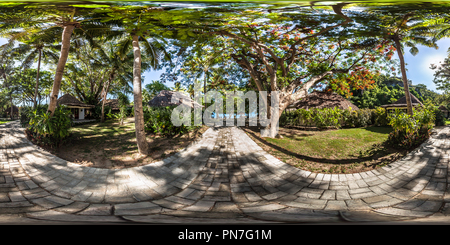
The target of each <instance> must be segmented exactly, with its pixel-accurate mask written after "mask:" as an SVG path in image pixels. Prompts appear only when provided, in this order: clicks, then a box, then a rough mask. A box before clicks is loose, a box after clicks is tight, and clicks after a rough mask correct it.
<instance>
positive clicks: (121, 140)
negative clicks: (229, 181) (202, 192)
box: [47, 121, 207, 169]
mask: <svg viewBox="0 0 450 245" xmlns="http://www.w3.org/2000/svg"><path fill="white" fill-rule="evenodd" d="M127 123H128V125H127ZM130 123H132V122H130V121H128V122H126V123H125V125H124V126H123V127H119V125H118V123H112V124H111V125H109V128H111V129H113V128H116V129H117V128H120V130H116V132H108V131H107V132H102V131H101V130H100V131H95V132H90V131H87V129H88V128H89V125H83V126H77V127H83V128H84V129H86V130H84V131H81V132H76V133H74V135H75V136H74V139H71V140H70V141H69V142H67V143H66V144H64V145H63V146H61V147H59V148H58V149H47V150H48V151H50V152H51V153H52V154H54V155H56V156H58V157H60V158H62V159H65V160H67V161H70V162H73V163H77V164H80V165H82V166H88V167H96V168H106V169H121V168H128V167H136V166H142V165H147V164H150V163H153V162H157V161H161V160H163V159H165V158H167V157H169V156H171V155H173V154H175V153H177V152H179V151H181V150H183V149H185V148H186V147H187V146H188V145H189V144H191V143H192V142H194V141H195V140H198V139H199V138H200V137H201V136H202V134H203V133H204V132H205V131H206V130H207V127H206V126H205V127H201V128H199V129H197V130H195V131H192V132H190V133H188V134H185V135H182V136H175V137H164V136H161V135H154V134H147V142H148V144H149V154H148V155H147V156H145V155H141V154H139V152H138V149H137V144H136V136H135V131H134V124H132V125H131V124H130ZM93 127H95V125H91V126H90V128H89V129H91V128H93Z"/></svg>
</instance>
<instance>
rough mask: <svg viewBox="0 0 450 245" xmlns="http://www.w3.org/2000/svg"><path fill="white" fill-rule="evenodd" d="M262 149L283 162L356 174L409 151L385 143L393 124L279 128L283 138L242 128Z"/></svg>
mask: <svg viewBox="0 0 450 245" xmlns="http://www.w3.org/2000/svg"><path fill="white" fill-rule="evenodd" d="M242 129H243V130H244V131H245V132H246V133H247V135H248V136H249V137H250V138H251V139H252V140H254V141H255V142H256V143H257V144H258V145H259V146H260V147H261V148H262V149H264V150H265V151H266V152H268V153H269V154H271V155H273V156H275V157H277V158H278V159H280V160H282V161H283V162H285V163H287V164H290V165H293V166H296V167H298V168H300V169H303V170H308V171H311V172H316V173H357V172H363V171H369V170H373V169H377V168H380V167H382V166H385V165H387V164H389V163H392V162H394V161H396V160H398V159H400V158H402V157H403V156H405V155H406V154H407V153H408V152H409V150H400V149H395V148H393V147H390V146H388V145H386V144H385V143H384V142H385V141H386V139H387V138H388V135H389V132H391V131H392V129H391V128H390V127H364V128H349V129H339V130H336V129H335V130H300V129H296V128H283V127H280V130H279V134H280V135H281V136H282V138H263V137H260V129H259V128H258V127H242Z"/></svg>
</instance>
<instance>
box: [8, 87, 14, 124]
mask: <svg viewBox="0 0 450 245" xmlns="http://www.w3.org/2000/svg"><path fill="white" fill-rule="evenodd" d="M9 101H10V102H11V115H10V118H11V120H13V119H14V107H13V101H12V93H11V94H10V96H9Z"/></svg>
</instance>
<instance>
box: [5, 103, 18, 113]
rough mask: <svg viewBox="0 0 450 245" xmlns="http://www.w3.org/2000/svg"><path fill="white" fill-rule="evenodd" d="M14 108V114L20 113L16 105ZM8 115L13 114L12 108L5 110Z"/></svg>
mask: <svg viewBox="0 0 450 245" xmlns="http://www.w3.org/2000/svg"><path fill="white" fill-rule="evenodd" d="M12 107H13V113H18V112H19V108H18V107H17V106H15V105H13V106H12ZM5 112H6V113H11V106H10V107H8V108H6V110H5Z"/></svg>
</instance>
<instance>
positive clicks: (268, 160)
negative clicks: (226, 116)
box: [0, 122, 450, 224]
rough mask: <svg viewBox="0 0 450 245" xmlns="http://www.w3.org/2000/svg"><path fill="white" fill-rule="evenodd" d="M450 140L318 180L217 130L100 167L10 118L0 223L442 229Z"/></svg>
mask: <svg viewBox="0 0 450 245" xmlns="http://www.w3.org/2000/svg"><path fill="white" fill-rule="evenodd" d="M449 135H450V128H449V127H444V128H441V129H439V130H438V131H437V134H436V135H434V136H433V137H432V138H431V139H430V140H428V141H427V142H426V143H424V144H423V145H422V146H421V147H419V148H418V149H417V150H416V151H414V152H411V153H410V154H408V155H407V156H406V157H404V158H403V159H401V160H399V161H397V162H395V163H392V164H390V165H388V166H386V167H383V168H381V169H378V170H373V171H368V172H362V173H357V174H317V173H311V172H308V171H304V170H300V169H297V168H295V167H292V166H290V165H288V164H285V163H283V162H281V161H280V160H278V159H277V158H275V157H273V156H271V155H269V154H268V153H266V152H265V151H263V150H262V149H261V148H260V147H259V146H258V145H257V144H256V143H255V142H253V141H252V140H251V139H250V138H249V137H248V136H247V135H246V134H245V133H244V132H243V131H242V130H240V129H239V128H237V127H220V128H219V127H217V128H210V129H208V130H207V131H206V132H205V133H204V135H203V138H202V139H201V140H199V141H198V142H196V143H195V144H193V145H191V146H189V147H188V148H186V149H185V150H184V151H182V152H179V153H178V154H176V155H175V156H172V157H169V158H167V159H165V160H164V161H161V162H157V163H153V164H150V165H146V166H141V167H134V168H127V169H122V170H107V169H99V168H90V167H83V166H80V165H77V164H74V163H71V162H67V161H65V160H62V159H60V158H58V157H55V156H53V155H51V154H49V153H47V152H45V151H43V150H41V149H39V148H38V147H36V146H34V145H33V144H31V143H30V142H29V141H28V140H27V139H26V138H25V136H24V134H23V129H22V128H20V127H19V124H18V122H12V123H7V124H2V125H0V224H1V223H2V222H6V223H7V222H9V221H11V220H14V221H16V222H24V223H27V222H33V221H47V222H85V223H86V222H87V223H92V222H97V223H120V224H123V223H229V224H240V223H255V224H260V223H261V224H263V223H339V222H419V221H421V222H440V223H450V188H449V177H450V175H449V158H448V156H449V151H450V147H449V144H450V142H449V140H448V138H449Z"/></svg>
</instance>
